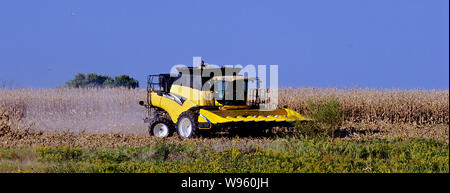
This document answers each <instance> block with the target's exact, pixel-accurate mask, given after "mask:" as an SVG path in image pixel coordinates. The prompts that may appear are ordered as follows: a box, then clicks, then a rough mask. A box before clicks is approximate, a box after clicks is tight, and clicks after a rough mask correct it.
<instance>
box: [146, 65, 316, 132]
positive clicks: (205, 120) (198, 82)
mask: <svg viewBox="0 0 450 193" xmlns="http://www.w3.org/2000/svg"><path fill="white" fill-rule="evenodd" d="M177 70H178V71H179V74H176V75H173V74H172V75H171V74H158V75H149V76H148V83H147V101H146V102H144V101H140V102H139V104H141V105H143V106H145V107H146V108H147V112H148V117H147V118H145V119H144V121H145V122H146V123H149V124H150V125H149V133H150V135H153V136H157V137H167V136H171V135H173V134H174V133H175V132H176V133H177V134H178V136H180V137H183V138H192V137H196V136H197V135H198V133H199V131H200V130H217V129H231V128H234V129H238V130H240V129H242V130H244V129H248V128H261V129H266V128H273V127H289V126H292V123H293V122H295V121H308V120H310V119H308V118H306V117H303V116H302V115H300V114H299V113H297V112H295V111H293V110H290V109H287V108H283V109H276V108H269V109H268V108H262V107H266V106H270V104H271V103H270V99H271V98H270V92H269V90H267V89H260V88H259V80H258V79H256V78H249V77H245V76H242V75H237V74H238V73H239V72H240V70H241V68H229V67H212V68H208V67H205V66H204V65H202V66H200V67H179V68H177ZM230 72H231V74H232V76H227V75H225V76H224V74H225V73H227V74H229V73H230ZM202 74H203V75H204V74H208V75H210V74H214V76H212V77H204V76H203V77H202V76H201V75H202ZM217 74H219V75H217ZM249 82H253V83H254V85H256V87H255V88H249ZM272 106H273V105H272Z"/></svg>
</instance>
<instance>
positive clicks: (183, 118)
mask: <svg viewBox="0 0 450 193" xmlns="http://www.w3.org/2000/svg"><path fill="white" fill-rule="evenodd" d="M197 132H198V115H196V113H194V112H190V111H187V112H184V113H181V115H180V116H179V117H178V122H177V133H178V136H179V137H181V138H195V137H196V136H197Z"/></svg>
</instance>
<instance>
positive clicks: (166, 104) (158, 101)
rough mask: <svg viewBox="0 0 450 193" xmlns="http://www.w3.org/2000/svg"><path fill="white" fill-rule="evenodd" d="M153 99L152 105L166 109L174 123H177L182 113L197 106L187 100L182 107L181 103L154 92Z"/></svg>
mask: <svg viewBox="0 0 450 193" xmlns="http://www.w3.org/2000/svg"><path fill="white" fill-rule="evenodd" d="M151 99H152V105H153V106H156V107H159V108H161V109H164V110H165V111H166V112H167V113H168V114H169V115H170V118H171V119H172V122H173V123H177V121H178V116H180V114H181V113H183V112H185V111H187V110H189V109H190V108H192V107H195V106H197V105H196V104H195V103H193V102H192V101H190V100H187V101H185V102H184V103H183V104H182V105H180V104H179V103H177V102H176V101H174V100H172V99H170V98H168V97H165V96H159V95H158V94H156V93H153V92H152V93H151Z"/></svg>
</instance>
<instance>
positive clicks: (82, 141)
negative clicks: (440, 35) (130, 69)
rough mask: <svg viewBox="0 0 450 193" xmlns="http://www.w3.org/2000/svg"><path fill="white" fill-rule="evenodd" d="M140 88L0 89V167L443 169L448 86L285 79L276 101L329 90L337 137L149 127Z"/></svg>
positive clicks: (296, 103) (302, 99)
mask: <svg viewBox="0 0 450 193" xmlns="http://www.w3.org/2000/svg"><path fill="white" fill-rule="evenodd" d="M145 96H146V93H145V90H139V89H138V90H129V89H42V90H33V89H20V90H5V89H3V90H0V118H1V120H0V172H449V164H448V163H449V147H448V143H449V137H448V136H449V91H448V90H375V89H332V88H329V89H315V88H284V89H280V92H279V106H280V107H282V106H284V105H287V106H288V108H291V109H294V110H296V111H298V112H300V113H304V112H306V110H307V105H306V103H307V102H306V101H308V100H310V101H319V100H321V99H324V98H327V97H329V96H334V97H335V98H336V99H338V101H339V103H340V104H341V107H342V111H343V113H345V115H346V117H345V121H344V124H343V125H342V127H341V128H340V129H339V132H338V134H339V135H338V136H337V138H336V139H333V140H331V139H330V137H310V136H303V135H298V134H296V133H295V130H294V132H292V130H290V131H286V129H284V128H279V129H277V130H276V131H275V133H273V134H272V135H270V136H253V137H245V136H228V135H214V136H210V137H202V138H198V139H190V140H186V139H184V140H181V139H178V138H177V137H171V138H168V139H164V140H162V139H156V138H153V137H150V136H148V134H147V126H146V125H145V124H144V123H143V121H142V119H143V118H144V116H145V110H144V109H143V108H142V107H141V106H139V105H138V104H137V101H139V100H143V99H144V98H145Z"/></svg>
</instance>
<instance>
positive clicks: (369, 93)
mask: <svg viewBox="0 0 450 193" xmlns="http://www.w3.org/2000/svg"><path fill="white" fill-rule="evenodd" d="M330 96H334V97H335V98H337V99H338V100H339V102H340V103H341V106H342V111H343V113H345V114H346V122H347V123H354V124H368V123H379V122H382V123H383V124H411V125H432V124H446V125H448V124H449V91H448V90H376V89H331V88H327V89H315V88H295V89H294V88H284V89H280V90H279V94H278V97H279V103H278V105H279V107H283V106H287V107H288V108H291V109H294V110H296V111H298V112H300V113H304V112H305V111H306V110H307V105H306V101H308V100H311V101H318V100H321V99H323V98H326V97H330ZM145 97H146V91H145V90H144V89H135V90H133V89H131V90H130V89H39V90H34V89H17V90H5V89H3V90H0V109H3V110H0V115H1V116H0V117H1V120H2V124H3V126H2V127H6V126H5V125H6V124H8V125H10V126H11V124H13V123H11V121H10V120H7V119H10V118H9V117H11V115H10V114H14V116H13V117H15V119H16V121H15V125H16V127H19V126H21V127H31V126H32V128H33V129H36V130H43V131H62V132H65V131H70V132H87V133H114V132H118V133H123V134H142V133H146V127H147V126H146V125H145V124H144V123H143V121H142V119H143V118H144V117H145V115H146V113H145V109H144V108H142V107H141V106H139V105H138V101H139V100H144V99H145ZM6 122H8V123H6Z"/></svg>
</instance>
